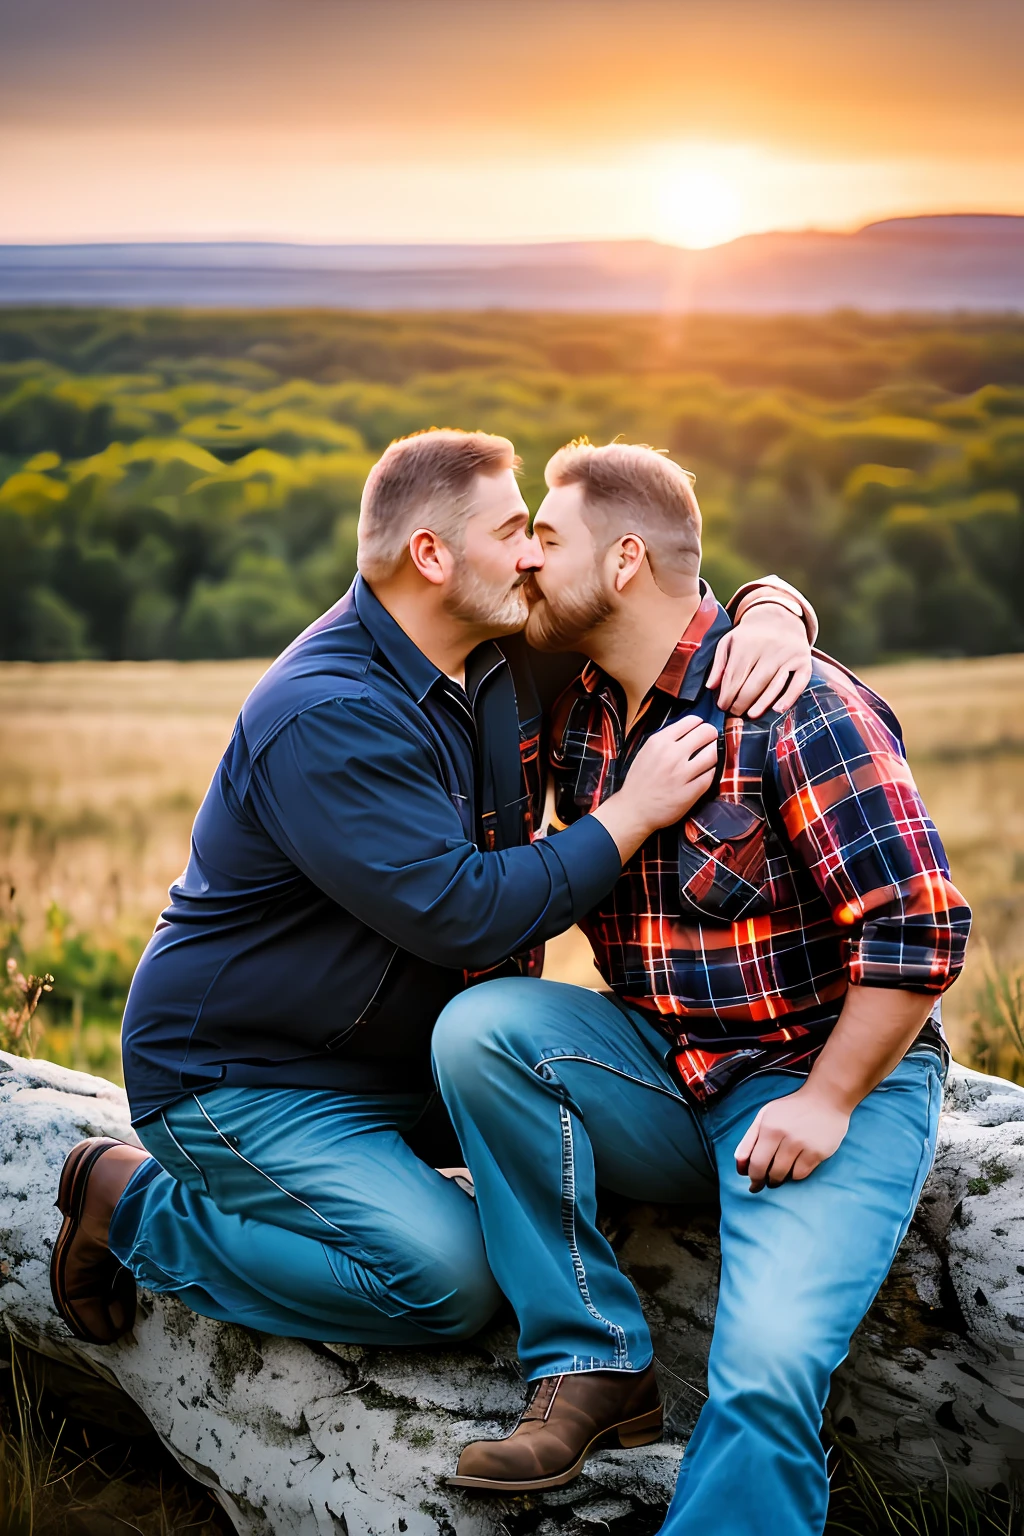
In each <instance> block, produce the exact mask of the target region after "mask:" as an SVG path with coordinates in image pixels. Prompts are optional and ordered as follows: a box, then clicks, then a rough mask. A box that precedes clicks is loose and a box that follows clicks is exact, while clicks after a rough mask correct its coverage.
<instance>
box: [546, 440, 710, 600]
mask: <svg viewBox="0 0 1024 1536" xmlns="http://www.w3.org/2000/svg"><path fill="white" fill-rule="evenodd" d="M544 478H545V480H546V481H547V483H548V485H549V486H551V487H555V486H563V485H579V486H581V487H582V489H583V497H584V502H585V506H586V512H585V516H586V520H587V523H588V525H589V526H590V529H591V532H592V533H593V534H594V536H595V538H596V539H597V540H598V542H600V543H603V544H604V545H605V547H607V545H609V544H611V543H612V542H613V540H615V539H618V538H621V537H622V535H623V534H626V533H638V534H639V535H640V536H641V538H642V539H643V541H644V543H645V544H646V545H647V556H648V559H649V560H650V564H651V571H652V573H653V575H654V579H655V581H658V578H659V574H660V575H661V576H662V577H664V578H667V581H668V585H671V578H672V577H677V576H687V577H693V578H696V576H697V574H698V572H699V571H700V532H701V518H700V508H699V507H698V505H697V498H696V496H695V495H694V494H693V476H692V475H691V474H690V473H689V471H688V470H685V469H681V468H680V466H679V465H678V464H676V463H674V462H673V461H672V460H671V459H670V458H669V457H668V456H667V454H666V453H665V452H664V451H663V450H661V449H658V448H649V447H648V446H647V444H646V443H606V444H605V445H604V447H599V446H597V444H595V443H591V442H589V441H588V439H587V438H585V437H579V438H577V439H576V440H575V442H572V443H566V445H565V447H564V448H559V450H558V452H557V453H556V454H555V455H554V456H553V457H552V458H551V459H549V460H548V465H547V468H546V469H545V471H544ZM658 584H659V586H663V585H664V586H665V589H666V590H668V585H666V584H665V582H663V581H658Z"/></svg>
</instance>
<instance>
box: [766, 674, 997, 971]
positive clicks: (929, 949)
mask: <svg viewBox="0 0 1024 1536" xmlns="http://www.w3.org/2000/svg"><path fill="white" fill-rule="evenodd" d="M771 764H772V769H773V772H774V776H775V788H776V794H777V798H778V803H779V808H780V811H781V815H782V820H783V823H784V825H785V829H786V832H787V834H788V838H789V841H790V843H791V844H792V846H793V848H794V850H795V852H796V854H797V855H798V857H799V859H800V861H801V862H802V863H803V865H804V866H805V867H806V868H807V869H808V870H809V871H810V873H811V875H812V876H813V878H814V880H815V883H816V884H817V886H818V888H819V890H820V891H821V892H822V893H823V894H824V896H825V898H826V899H827V901H828V903H829V905H830V907H831V910H832V916H833V920H834V921H835V923H836V924H837V925H838V926H839V927H840V928H843V929H846V930H847V931H848V932H849V936H850V939H849V960H848V966H849V977H850V981H851V982H852V983H855V984H856V985H859V986H875V987H899V988H905V989H907V990H909V991H915V992H932V993H938V992H943V991H945V989H946V988H947V987H948V986H949V985H950V984H951V983H952V982H953V981H955V980H956V978H957V976H958V975H959V974H960V971H961V969H962V968H963V963H964V954H965V950H966V945H967V937H968V934H969V932H970V925H971V912H970V908H969V907H968V905H967V903H966V902H965V901H964V898H963V897H962V896H961V894H960V892H959V891H958V890H957V889H956V887H955V886H954V885H953V883H952V881H951V880H950V878H949V864H948V861H947V859H946V854H945V851H944V849H943V846H942V842H941V840H940V838H939V834H938V832H937V830H936V828H935V825H934V823H933V822H932V820H931V818H930V816H929V815H928V812H927V810H926V809H925V806H924V803H923V802H922V800H921V796H920V794H919V792H918V789H917V786H916V784H915V783H914V780H913V776H912V775H911V772H910V767H909V765H908V763H907V761H906V758H905V757H904V756H903V753H902V751H901V748H900V743H899V742H898V740H897V739H896V738H895V737H894V736H893V735H892V733H891V732H890V731H889V730H888V729H887V727H886V725H885V724H884V722H883V721H882V720H881V719H880V718H879V716H878V715H877V714H876V713H875V712H874V711H873V710H872V709H871V707H870V705H869V704H868V703H867V701H866V700H865V699H864V698H863V696H862V695H861V694H860V693H859V692H858V690H857V689H856V686H855V685H854V684H853V683H852V680H850V681H849V682H847V681H845V680H843V679H841V678H837V679H836V680H835V681H834V682H833V681H825V682H819V681H815V682H812V684H811V686H810V687H809V688H808V689H807V690H806V691H805V692H804V694H803V695H802V696H801V698H800V700H799V701H798V703H797V705H796V706H795V708H794V709H793V710H792V711H790V712H789V713H788V714H787V715H785V716H783V717H782V719H781V721H780V722H779V725H778V726H777V727H776V733H775V739H774V743H773V755H772V759H771Z"/></svg>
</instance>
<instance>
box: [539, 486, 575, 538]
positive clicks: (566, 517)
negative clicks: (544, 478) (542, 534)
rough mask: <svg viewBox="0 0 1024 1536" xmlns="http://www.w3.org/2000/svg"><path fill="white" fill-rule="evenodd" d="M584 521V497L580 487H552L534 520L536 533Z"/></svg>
mask: <svg viewBox="0 0 1024 1536" xmlns="http://www.w3.org/2000/svg"><path fill="white" fill-rule="evenodd" d="M582 520H583V495H582V487H581V486H579V485H558V486H552V488H551V490H549V491H548V493H547V495H546V496H545V497H544V500H543V501H542V502H541V504H540V507H539V508H538V511H537V516H536V517H535V518H534V520H533V526H534V530H535V531H542V530H543V529H545V528H548V529H552V530H554V529H555V528H557V527H559V526H562V527H564V526H565V524H566V522H570V523H572V522H576V521H582Z"/></svg>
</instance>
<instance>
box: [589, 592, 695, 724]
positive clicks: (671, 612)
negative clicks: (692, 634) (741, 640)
mask: <svg viewBox="0 0 1024 1536" xmlns="http://www.w3.org/2000/svg"><path fill="white" fill-rule="evenodd" d="M651 586H652V587H653V583H651ZM637 596H638V597H639V594H637ZM699 607H700V592H699V591H698V590H696V589H695V590H694V592H693V593H692V594H691V595H689V596H687V597H669V596H668V595H667V594H666V593H664V592H662V591H661V590H660V588H656V587H655V588H654V592H653V593H652V592H651V591H650V590H648V591H647V592H645V593H644V594H643V600H642V601H640V602H637V601H634V602H631V603H629V604H624V605H623V607H622V608H620V609H619V610H618V612H617V613H616V614H615V615H614V616H613V617H612V618H611V619H608V620H607V621H606V622H605V623H604V624H602V625H601V626H600V627H599V628H598V629H597V630H595V631H594V632H593V633H592V634H591V635H589V636H588V637H587V645H586V653H587V655H588V656H589V657H590V658H591V660H592V661H595V662H596V663H597V665H598V666H599V667H601V668H602V670H603V671H605V672H607V673H608V675H609V677H613V678H614V679H615V681H616V682H617V683H619V684H620V686H621V687H622V689H623V691H624V693H625V695H626V729H627V730H629V728H630V727H631V726H632V724H633V721H634V720H635V718H636V716H637V713H638V711H639V709H640V706H641V704H642V703H643V701H644V699H645V698H646V697H647V695H648V693H649V692H650V690H651V688H652V687H653V686H654V684H655V683H656V682H657V681H658V678H659V677H660V676H661V674H662V672H663V671H664V669H665V664H666V662H667V661H668V659H669V657H670V656H671V655H672V652H673V651H674V650H675V648H676V645H677V644H678V642H679V637H680V636H681V635H682V634H683V633H684V631H685V630H686V629H687V627H688V626H689V624H690V621H691V620H692V618H693V616H694V614H695V613H696V612H697V609H698V608H699Z"/></svg>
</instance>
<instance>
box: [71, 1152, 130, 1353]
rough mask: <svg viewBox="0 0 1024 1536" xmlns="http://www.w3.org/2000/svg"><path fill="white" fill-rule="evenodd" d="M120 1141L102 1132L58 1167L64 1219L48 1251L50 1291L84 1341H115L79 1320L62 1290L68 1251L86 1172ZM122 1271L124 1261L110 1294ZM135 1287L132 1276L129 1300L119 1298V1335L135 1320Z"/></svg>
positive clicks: (76, 1223)
mask: <svg viewBox="0 0 1024 1536" xmlns="http://www.w3.org/2000/svg"><path fill="white" fill-rule="evenodd" d="M122 1145H123V1143H122V1142H120V1141H117V1140H115V1139H114V1137H112V1136H104V1137H102V1138H100V1139H98V1140H97V1141H94V1142H93V1143H92V1145H91V1146H90V1145H87V1144H86V1145H83V1146H82V1148H81V1150H80V1151H79V1152H78V1156H77V1157H76V1156H75V1155H74V1153H71V1154H70V1155H69V1156H68V1158H67V1160H66V1161H65V1163H64V1167H63V1168H62V1169H61V1175H60V1184H59V1185H58V1186H57V1199H56V1206H57V1209H58V1210H59V1211H60V1213H61V1215H62V1216H63V1217H64V1220H63V1222H62V1223H61V1229H60V1231H59V1232H58V1234H57V1240H56V1242H55V1243H54V1245H53V1252H52V1254H51V1255H50V1294H51V1295H52V1297H53V1304H54V1306H55V1307H56V1308H57V1311H58V1312H59V1313H60V1315H61V1317H62V1318H63V1319H64V1321H65V1323H67V1325H68V1327H69V1328H70V1329H71V1332H72V1333H73V1334H74V1335H75V1337H76V1338H78V1339H81V1340H82V1341H83V1342H84V1343H86V1344H111V1343H114V1342H116V1341H115V1340H113V1339H106V1338H101V1337H99V1335H97V1334H95V1333H92V1332H91V1331H90V1330H89V1329H88V1328H86V1327H85V1325H84V1324H83V1323H82V1322H80V1321H79V1319H78V1316H77V1314H76V1313H75V1310H74V1307H73V1306H72V1303H71V1302H70V1301H69V1300H68V1298H67V1296H66V1295H65V1293H64V1278H65V1272H66V1269H67V1255H68V1250H69V1248H70V1247H71V1243H72V1240H73V1239H74V1236H75V1233H76V1232H77V1231H78V1225H79V1222H80V1221H81V1219H82V1208H83V1206H84V1204H85V1191H86V1186H87V1185H88V1182H89V1174H90V1172H91V1171H92V1169H93V1167H94V1165H95V1164H96V1162H97V1160H98V1159H99V1158H100V1157H102V1155H103V1153H104V1152H108V1151H109V1150H110V1148H111V1147H120V1146H122ZM122 1271H123V1272H124V1273H125V1274H127V1273H128V1271H127V1270H125V1269H124V1266H123V1265H122V1266H121V1267H120V1269H118V1270H116V1271H115V1273H114V1276H113V1279H112V1281H111V1287H110V1289H111V1296H113V1293H114V1289H115V1287H116V1286H117V1284H118V1281H119V1280H120V1277H121V1273H122ZM134 1288H135V1287H134V1277H132V1299H131V1302H130V1303H129V1301H128V1298H127V1297H124V1298H121V1301H122V1305H123V1306H124V1308H125V1316H126V1318H127V1319H128V1321H127V1326H126V1327H125V1328H124V1329H123V1330H122V1333H121V1334H119V1335H118V1337H122V1336H123V1334H124V1333H128V1332H130V1331H131V1328H132V1325H133V1324H134V1322H135V1305H134Z"/></svg>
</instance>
